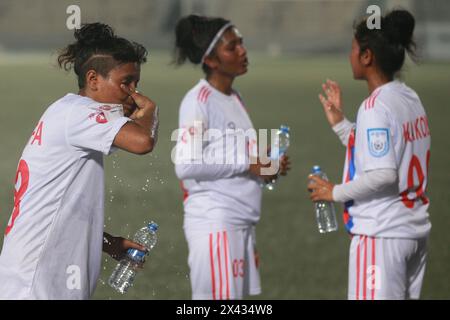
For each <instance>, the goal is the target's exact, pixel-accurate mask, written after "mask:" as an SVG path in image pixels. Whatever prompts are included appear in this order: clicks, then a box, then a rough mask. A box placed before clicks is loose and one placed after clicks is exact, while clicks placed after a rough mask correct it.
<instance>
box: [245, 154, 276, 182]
mask: <svg viewBox="0 0 450 320" xmlns="http://www.w3.org/2000/svg"><path fill="white" fill-rule="evenodd" d="M266 159H269V160H270V158H266ZM275 162H277V161H268V163H262V162H261V159H260V158H259V157H258V158H252V161H251V163H250V167H249V172H250V173H251V174H253V175H254V176H256V177H260V178H262V179H263V180H264V181H265V182H270V181H272V180H273V179H276V178H277V174H278V171H279V165H278V163H277V164H276V165H273V164H274V163H275Z"/></svg>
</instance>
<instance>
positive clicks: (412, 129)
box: [402, 116, 430, 142]
mask: <svg viewBox="0 0 450 320" xmlns="http://www.w3.org/2000/svg"><path fill="white" fill-rule="evenodd" d="M402 127H403V138H404V139H405V142H413V141H416V140H420V139H424V138H426V137H429V136H430V127H429V125H428V118H427V117H426V116H420V117H418V118H416V119H415V120H414V121H408V122H405V123H403V124H402Z"/></svg>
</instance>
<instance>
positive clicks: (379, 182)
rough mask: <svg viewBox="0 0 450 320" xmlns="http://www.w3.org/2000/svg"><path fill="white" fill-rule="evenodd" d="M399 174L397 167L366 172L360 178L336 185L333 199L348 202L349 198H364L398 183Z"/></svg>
mask: <svg viewBox="0 0 450 320" xmlns="http://www.w3.org/2000/svg"><path fill="white" fill-rule="evenodd" d="M397 180H398V174H397V170H395V169H377V170H371V171H367V172H365V173H364V174H363V175H361V176H359V177H358V179H356V180H353V181H351V182H348V183H344V184H339V185H335V186H334V188H333V200H334V201H336V202H346V201H349V200H363V199H366V198H369V197H371V196H373V194H374V193H376V192H380V191H381V190H383V189H385V188H388V187H390V186H392V185H393V184H395V183H397Z"/></svg>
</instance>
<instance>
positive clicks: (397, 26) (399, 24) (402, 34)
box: [385, 10, 415, 47]
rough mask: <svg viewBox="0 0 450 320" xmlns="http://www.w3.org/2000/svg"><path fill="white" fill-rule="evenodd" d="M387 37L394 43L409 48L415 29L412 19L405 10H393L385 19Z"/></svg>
mask: <svg viewBox="0 0 450 320" xmlns="http://www.w3.org/2000/svg"><path fill="white" fill-rule="evenodd" d="M385 23H386V24H387V28H386V29H387V30H386V31H387V32H388V33H387V35H388V37H389V38H391V39H392V40H393V41H394V42H397V43H400V44H401V45H402V46H404V47H409V46H410V45H411V43H412V37H413V32H414V27H415V20H414V17H413V16H412V15H411V13H409V12H408V11H406V10H394V11H392V12H390V13H389V14H388V15H387V16H386V17H385Z"/></svg>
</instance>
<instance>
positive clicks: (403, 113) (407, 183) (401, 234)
mask: <svg viewBox="0 0 450 320" xmlns="http://www.w3.org/2000/svg"><path fill="white" fill-rule="evenodd" d="M429 159H430V129H429V126H428V119H427V116H426V113H425V110H424V108H423V106H422V103H421V101H420V99H419V97H418V96H417V94H416V93H415V92H414V91H413V90H412V89H411V88H409V87H407V86H406V85H405V84H404V83H401V82H399V81H392V82H389V83H387V84H385V85H382V86H380V87H378V88H377V89H376V90H374V92H373V93H372V94H371V95H370V97H368V98H367V99H366V100H365V101H363V103H362V104H361V106H360V108H359V111H358V116H357V120H356V128H355V130H353V131H352V133H351V134H350V137H349V144H348V147H347V156H346V163H345V168H344V177H343V178H344V183H345V182H348V181H351V180H354V179H358V176H361V174H362V173H364V172H367V171H370V170H375V169H395V170H397V172H398V177H399V178H398V179H399V181H398V184H397V185H394V186H393V187H392V188H389V189H387V190H383V191H381V192H378V193H376V194H373V195H372V196H371V197H368V198H367V199H364V200H359V201H348V202H346V203H345V208H346V212H345V213H344V222H345V224H346V227H347V230H348V231H349V232H351V233H353V234H362V235H367V236H374V237H392V238H412V239H414V238H421V237H424V236H426V235H427V234H428V233H429V230H430V228H431V224H430V222H429V219H428V206H429V200H428V198H427V196H426V187H427V182H428V165H429Z"/></svg>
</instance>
